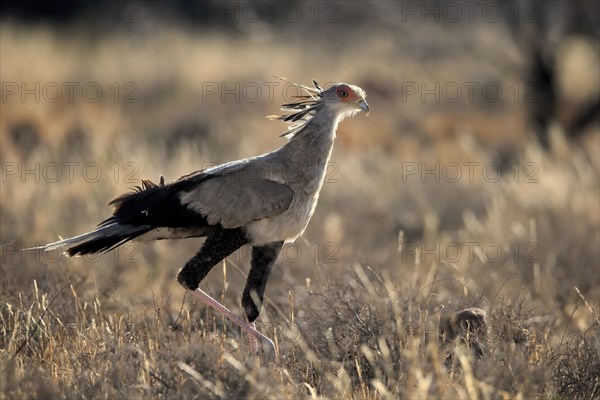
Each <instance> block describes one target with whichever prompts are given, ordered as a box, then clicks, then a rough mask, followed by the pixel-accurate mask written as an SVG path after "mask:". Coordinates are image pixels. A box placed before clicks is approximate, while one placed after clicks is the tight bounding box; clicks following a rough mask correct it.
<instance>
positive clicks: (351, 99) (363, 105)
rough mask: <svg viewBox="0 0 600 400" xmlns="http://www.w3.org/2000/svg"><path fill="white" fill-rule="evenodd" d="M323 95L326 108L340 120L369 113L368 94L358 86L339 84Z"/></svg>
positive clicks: (325, 91)
mask: <svg viewBox="0 0 600 400" xmlns="http://www.w3.org/2000/svg"><path fill="white" fill-rule="evenodd" d="M322 95H323V103H325V106H326V107H328V108H329V109H330V110H331V111H333V112H335V113H336V114H337V115H338V116H339V117H340V119H344V118H346V117H351V116H353V115H355V114H356V113H358V112H361V111H366V112H367V114H368V113H369V105H368V104H367V102H366V100H365V98H366V97H367V94H366V93H365V91H364V90H362V89H361V88H359V87H358V86H355V85H349V84H346V83H338V84H336V85H333V86H331V87H330V88H329V89H327V90H324V91H323V92H322Z"/></svg>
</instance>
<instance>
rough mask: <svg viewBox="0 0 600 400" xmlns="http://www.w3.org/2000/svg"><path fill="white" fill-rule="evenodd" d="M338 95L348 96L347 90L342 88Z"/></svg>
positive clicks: (343, 97)
mask: <svg viewBox="0 0 600 400" xmlns="http://www.w3.org/2000/svg"><path fill="white" fill-rule="evenodd" d="M340 97H341V98H342V99H345V98H346V97H348V92H346V91H345V90H342V91H341V92H340Z"/></svg>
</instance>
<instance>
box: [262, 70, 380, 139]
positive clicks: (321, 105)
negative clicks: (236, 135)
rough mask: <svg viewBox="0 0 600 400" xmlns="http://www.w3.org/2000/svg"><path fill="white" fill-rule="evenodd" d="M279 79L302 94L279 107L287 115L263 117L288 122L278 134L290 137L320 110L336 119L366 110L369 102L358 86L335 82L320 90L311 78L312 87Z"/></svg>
mask: <svg viewBox="0 0 600 400" xmlns="http://www.w3.org/2000/svg"><path fill="white" fill-rule="evenodd" d="M280 79H282V80H284V81H286V82H290V83H293V84H294V85H295V86H297V87H299V88H300V89H302V90H303V91H304V92H305V93H306V94H304V95H300V96H294V98H295V99H297V100H298V101H296V102H294V103H288V104H284V105H283V106H281V109H282V110H283V111H288V112H291V114H288V115H269V116H267V118H270V119H279V120H282V121H286V122H291V123H292V125H290V127H289V128H288V131H287V132H285V133H284V134H282V135H281V136H288V137H291V136H293V135H294V134H295V133H297V132H298V131H300V130H301V129H302V128H303V127H304V126H306V124H307V123H308V122H309V121H310V120H311V119H312V117H314V116H315V114H316V113H317V112H318V111H320V110H324V111H327V112H329V113H330V114H331V116H332V117H334V118H336V119H337V120H338V121H341V120H342V119H344V118H346V117H351V116H353V115H355V114H356V113H358V112H360V111H366V112H367V114H368V113H369V105H368V104H367V102H366V100H365V98H366V97H367V94H366V93H365V91H364V90H362V89H361V88H359V87H358V86H355V85H349V84H347V83H337V84H335V85H333V86H331V87H329V88H327V89H323V88H321V86H319V84H318V83H317V82H315V81H313V83H314V87H310V86H304V85H300V84H298V83H295V82H291V81H288V80H287V79H283V78H280Z"/></svg>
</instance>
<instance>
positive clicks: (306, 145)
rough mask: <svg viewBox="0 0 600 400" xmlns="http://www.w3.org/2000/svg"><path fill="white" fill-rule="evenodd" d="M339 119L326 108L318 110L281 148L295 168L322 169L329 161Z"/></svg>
mask: <svg viewBox="0 0 600 400" xmlns="http://www.w3.org/2000/svg"><path fill="white" fill-rule="evenodd" d="M338 123H339V118H338V117H337V116H336V115H335V114H333V113H331V112H329V110H327V109H326V108H323V109H321V110H319V111H318V112H317V113H316V114H315V115H314V116H313V118H312V119H311V120H310V121H309V122H308V123H307V124H306V126H305V127H304V128H302V130H300V131H299V132H297V133H296V134H295V135H294V136H293V137H292V138H291V139H290V141H289V142H288V143H287V144H286V145H285V146H284V147H283V148H282V150H284V152H285V153H287V155H288V156H289V159H290V161H292V162H294V161H295V162H297V163H298V164H300V163H301V164H300V165H297V167H303V166H310V167H314V168H322V169H324V168H325V167H326V165H327V162H328V161H329V156H330V155H331V150H332V148H333V142H334V140H335V131H336V130H337V126H338Z"/></svg>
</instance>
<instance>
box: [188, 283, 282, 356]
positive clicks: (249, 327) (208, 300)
mask: <svg viewBox="0 0 600 400" xmlns="http://www.w3.org/2000/svg"><path fill="white" fill-rule="evenodd" d="M192 293H193V294H194V296H196V297H197V298H198V299H199V300H200V301H202V302H203V303H205V304H208V305H209V306H211V307H212V308H214V309H215V310H216V311H217V312H219V314H221V315H223V316H224V317H226V318H228V319H229V320H231V321H233V323H235V324H236V325H238V326H239V327H241V328H242V329H243V330H245V331H246V333H248V336H249V339H250V349H251V350H252V352H253V353H254V354H255V355H257V354H258V341H259V340H260V342H261V343H263V344H265V347H266V348H268V349H269V353H270V354H272V355H275V358H277V353H276V350H275V343H273V341H272V340H271V339H269V338H268V337H267V336H265V335H263V334H262V333H260V332H259V331H257V330H256V328H255V327H254V323H248V322H246V321H244V320H243V319H241V318H240V317H238V316H237V315H235V314H234V313H232V312H231V311H229V309H228V308H226V307H225V306H224V305H222V304H221V303H219V302H218V301H216V300H215V299H213V298H212V297H211V296H209V295H208V294H207V293H206V292H204V291H203V290H202V289H195V290H193V291H192Z"/></svg>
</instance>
